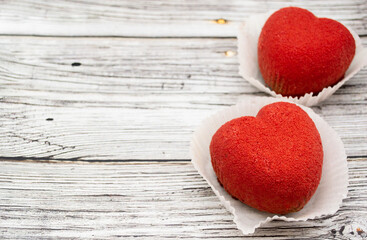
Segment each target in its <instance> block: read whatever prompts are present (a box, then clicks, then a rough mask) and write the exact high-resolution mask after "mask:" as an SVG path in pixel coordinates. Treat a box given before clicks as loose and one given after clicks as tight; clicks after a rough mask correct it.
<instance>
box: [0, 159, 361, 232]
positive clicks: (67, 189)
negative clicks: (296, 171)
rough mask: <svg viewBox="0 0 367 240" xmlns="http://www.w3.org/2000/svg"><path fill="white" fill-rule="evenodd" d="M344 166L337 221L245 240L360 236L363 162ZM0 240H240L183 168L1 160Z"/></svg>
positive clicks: (275, 226)
mask: <svg viewBox="0 0 367 240" xmlns="http://www.w3.org/2000/svg"><path fill="white" fill-rule="evenodd" d="M348 166H349V172H350V186H349V194H348V197H347V199H346V200H345V201H344V202H343V205H342V207H341V209H340V210H339V211H338V213H337V214H336V215H333V216H327V217H324V218H321V219H318V220H312V221H307V222H283V221H275V222H271V223H269V224H266V225H264V226H263V227H261V228H260V229H258V230H257V231H256V232H255V234H253V235H252V236H250V237H251V238H254V239H263V238H266V239H295V238H306V237H308V238H313V239H326V238H334V237H335V239H351V238H355V237H359V238H360V237H361V236H359V235H358V233H357V231H356V229H357V228H361V229H362V230H363V229H364V230H367V222H366V218H365V216H366V214H367V208H366V201H367V194H366V192H367V178H366V174H367V159H366V158H360V159H353V161H349V165H348ZM341 229H342V231H341ZM343 229H344V230H343ZM340 232H341V233H340ZM364 236H366V235H364ZM0 237H1V239H50V238H56V239H74V238H97V239H113V238H117V237H122V238H124V239H132V238H149V239H169V238H174V239H178V238H185V239H201V238H210V239H223V238H242V234H241V233H240V232H239V231H238V230H237V228H236V226H235V224H234V223H233V222H232V215H231V214H230V213H228V212H227V211H226V210H225V208H224V207H223V206H222V205H221V204H220V202H219V200H218V199H217V197H216V196H215V195H214V193H213V192H212V190H211V189H210V188H209V186H208V185H207V183H206V182H205V181H204V180H203V179H202V178H201V176H200V175H198V173H197V172H196V170H195V169H194V168H193V167H192V165H191V163H189V162H181V163H175V164H172V163H160V164H136V163H135V164H114V165H108V164H103V165H102V164H75V163H65V164H64V163H59V164H52V163H35V162H6V161H2V162H1V168H0Z"/></svg>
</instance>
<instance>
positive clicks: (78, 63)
mask: <svg viewBox="0 0 367 240" xmlns="http://www.w3.org/2000/svg"><path fill="white" fill-rule="evenodd" d="M80 65H82V64H81V63H80V62H73V63H72V64H71V66H72V67H79V66H80Z"/></svg>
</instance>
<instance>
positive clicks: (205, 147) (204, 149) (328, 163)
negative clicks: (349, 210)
mask: <svg viewBox="0 0 367 240" xmlns="http://www.w3.org/2000/svg"><path fill="white" fill-rule="evenodd" d="M279 101H285V102H290V101H289V100H282V99H276V98H272V97H249V98H247V99H245V100H243V101H242V102H240V103H239V104H237V105H234V106H231V107H227V108H225V109H223V110H221V111H219V112H217V113H215V114H214V115H212V116H210V117H208V118H207V119H206V120H204V121H203V122H202V124H201V125H200V126H199V128H198V129H197V130H196V132H195V133H194V136H193V139H192V142H191V147H190V151H191V157H192V163H193V165H194V167H195V168H196V170H197V171H198V172H199V173H200V174H201V176H202V177H203V178H204V179H205V180H206V181H207V182H208V184H209V185H210V187H211V188H212V189H213V191H214V193H215V194H216V195H217V196H218V198H219V200H220V201H221V202H222V203H223V205H224V206H225V207H226V208H227V209H228V210H229V211H230V212H231V213H232V214H233V216H234V222H235V223H236V225H237V227H238V229H240V230H241V231H242V232H243V233H244V234H250V233H253V232H254V231H255V229H256V228H257V227H259V226H260V225H262V224H264V223H266V222H269V221H271V220H274V219H281V220H284V221H306V220H308V219H314V218H318V217H321V216H324V215H330V214H334V213H335V212H336V211H337V210H338V209H339V207H340V205H341V203H342V200H343V198H345V197H346V196H347V191H348V190H347V186H348V167H347V156H346V154H345V150H344V146H343V143H342V141H341V139H340V138H339V136H338V135H337V133H336V132H335V131H334V130H333V129H332V128H331V127H330V126H329V125H328V124H327V123H326V122H325V121H324V120H323V119H322V118H321V117H320V116H318V115H317V114H316V113H314V112H313V111H312V110H311V109H310V108H308V107H304V106H301V105H298V106H300V107H301V108H302V109H303V110H304V111H306V112H307V114H308V115H309V116H310V117H311V119H312V120H313V121H314V123H315V125H316V127H317V129H318V131H319V133H320V136H321V141H322V144H323V150H324V161H323V168H322V177H321V181H320V185H319V186H318V188H317V190H316V192H315V194H314V195H313V197H312V198H311V200H310V201H309V202H308V203H307V204H306V206H305V207H304V208H303V209H302V210H301V211H299V212H295V213H289V214H287V215H282V216H280V215H275V214H271V213H265V212H261V211H258V210H256V209H254V208H251V207H248V206H247V205H245V204H244V203H242V202H240V201H238V200H235V199H233V198H232V197H231V196H230V195H229V194H228V193H227V192H226V191H225V190H224V188H223V187H221V186H220V185H219V183H218V181H217V177H216V175H215V173H214V170H213V168H212V165H211V160H210V153H209V145H210V141H211V139H212V136H213V135H214V133H215V132H216V131H217V130H218V128H219V127H220V126H222V125H223V124H224V123H226V122H228V121H230V120H232V119H234V118H238V117H241V116H256V114H257V112H258V111H259V110H260V109H261V108H262V107H263V106H265V105H268V104H271V103H274V102H279Z"/></svg>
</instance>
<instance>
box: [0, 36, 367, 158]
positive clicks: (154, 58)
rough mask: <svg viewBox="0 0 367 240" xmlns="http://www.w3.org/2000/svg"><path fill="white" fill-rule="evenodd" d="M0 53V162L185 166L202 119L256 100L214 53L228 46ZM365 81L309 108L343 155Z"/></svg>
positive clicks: (76, 41)
mask: <svg viewBox="0 0 367 240" xmlns="http://www.w3.org/2000/svg"><path fill="white" fill-rule="evenodd" d="M366 40H367V38H363V41H364V42H366ZM0 45H1V46H2V50H1V54H0V96H1V99H0V108H1V111H0V120H1V128H0V133H1V135H2V138H1V140H0V156H2V157H15V158H22V157H26V158H54V159H71V158H73V159H78V160H131V159H166V160H175V159H189V158H190V156H189V143H190V139H191V136H192V133H193V131H194V130H195V129H196V127H197V126H198V125H199V124H200V122H201V121H202V120H203V119H204V118H205V117H207V116H208V115H210V114H212V113H214V112H216V111H218V110H219V109H221V108H222V107H225V106H227V105H232V104H235V103H236V102H237V101H239V99H241V98H242V97H245V96H249V95H252V96H254V95H261V96H262V95H263V96H265V95H264V94H263V93H259V92H258V90H256V89H255V88H253V87H252V86H251V85H249V84H248V83H247V82H246V81H245V80H243V79H242V78H241V77H240V76H239V75H238V63H237V59H236V57H235V56H234V57H227V56H226V55H225V54H224V53H225V51H228V50H230V51H236V40H235V39H136V38H49V37H47V38H42V37H41V38H39V37H0ZM30 46H31V47H30ZM74 62H79V63H80V64H81V66H74V67H73V66H71V64H72V63H74ZM366 76H367V70H366V69H364V70H362V71H361V72H360V73H358V74H357V75H356V76H355V77H354V79H352V80H351V81H349V82H348V83H347V84H346V85H345V86H343V87H342V88H341V89H340V90H338V91H337V93H336V94H335V95H333V96H332V97H331V98H330V99H328V100H327V101H325V102H324V103H323V104H321V105H320V106H317V107H314V110H315V111H316V112H317V113H319V114H320V115H321V116H323V117H324V118H325V119H326V121H328V122H329V124H330V125H331V126H332V127H333V128H334V129H335V130H336V131H337V132H338V133H339V134H340V136H341V138H342V140H343V142H344V144H345V147H346V150H347V154H348V155H349V156H365V155H367V145H366V142H367V109H366V104H367V98H366V96H367V95H366V92H367V82H366Z"/></svg>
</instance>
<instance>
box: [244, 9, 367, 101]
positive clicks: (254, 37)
mask: <svg viewBox="0 0 367 240" xmlns="http://www.w3.org/2000/svg"><path fill="white" fill-rule="evenodd" d="M273 12H274V10H273V11H269V12H267V13H264V14H258V15H253V16H251V17H249V19H248V20H247V21H246V22H245V23H242V24H240V26H239V30H238V35H237V39H238V40H237V41H238V42H237V45H238V60H239V63H240V66H239V74H240V75H241V76H242V77H243V78H244V79H246V80H247V81H248V82H249V83H250V84H252V85H253V86H255V87H256V88H257V89H259V90H261V91H263V92H265V93H268V94H270V95H271V96H273V97H277V98H282V99H287V100H291V101H292V102H295V103H298V104H302V105H305V106H313V105H316V104H318V103H320V102H322V101H324V100H325V99H327V98H328V97H330V96H331V95H332V94H333V93H334V92H335V91H336V90H338V89H339V88H340V87H341V86H342V85H343V84H344V83H346V82H347V81H348V80H350V79H351V78H352V77H353V76H354V75H355V74H356V73H357V72H358V71H360V70H361V69H362V68H363V67H364V66H366V65H367V49H364V48H363V46H362V42H361V39H360V38H359V36H358V34H357V33H355V32H354V31H353V30H352V29H351V28H348V27H347V28H348V30H349V31H350V32H351V34H352V35H353V37H354V40H355V42H356V52H355V55H354V58H353V61H352V63H351V64H350V66H349V68H348V70H347V71H346V74H345V76H344V78H343V79H342V80H341V81H339V82H338V83H337V84H335V85H334V86H332V87H326V88H324V89H323V90H322V91H321V92H320V93H318V94H317V95H316V96H312V93H307V94H305V95H304V96H301V97H286V96H282V95H281V94H277V93H276V92H274V91H273V90H271V89H270V88H269V87H267V86H266V85H265V82H264V79H263V78H262V76H261V74H259V72H260V70H259V67H258V61H257V42H258V38H259V35H260V32H261V29H262V27H263V26H264V24H265V22H266V20H267V19H268V18H269V16H270V15H271V14H272V13H273ZM255 41H256V43H255ZM255 55H256V56H255ZM249 56H252V57H249ZM255 58H256V60H255ZM254 64H256V66H255V65H254ZM254 67H257V71H258V73H257V74H254V73H250V72H253V71H254V69H252V70H251V68H254Z"/></svg>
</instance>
